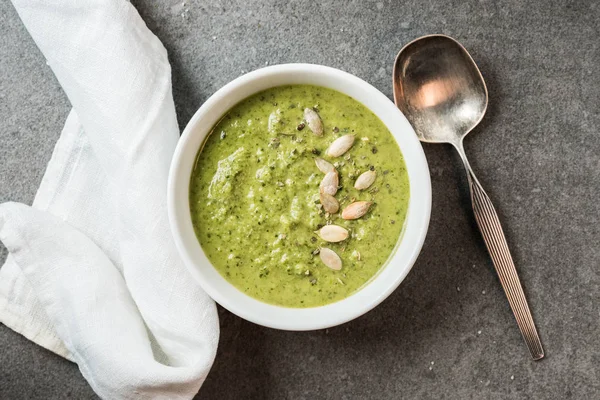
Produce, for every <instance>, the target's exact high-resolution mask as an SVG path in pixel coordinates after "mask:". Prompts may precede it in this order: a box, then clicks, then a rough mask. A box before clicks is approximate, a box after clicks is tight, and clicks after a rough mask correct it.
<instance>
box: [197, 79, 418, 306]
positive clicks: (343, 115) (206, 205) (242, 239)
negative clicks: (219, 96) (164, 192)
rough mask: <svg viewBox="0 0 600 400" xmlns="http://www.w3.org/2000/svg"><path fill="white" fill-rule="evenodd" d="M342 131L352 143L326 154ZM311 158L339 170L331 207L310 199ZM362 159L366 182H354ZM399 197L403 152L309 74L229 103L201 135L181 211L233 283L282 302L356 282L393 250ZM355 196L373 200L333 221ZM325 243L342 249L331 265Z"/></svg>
mask: <svg viewBox="0 0 600 400" xmlns="http://www.w3.org/2000/svg"><path fill="white" fill-rule="evenodd" d="M305 108H310V109H313V110H315V111H317V113H318V115H319V116H320V118H321V120H322V125H323V134H322V136H317V135H315V134H314V133H313V132H312V131H311V129H310V128H309V124H308V121H306V120H305V117H304V110H305ZM349 134H351V135H355V141H354V144H353V145H352V147H351V148H350V149H349V150H348V151H347V152H346V153H344V154H343V155H341V156H339V157H335V158H332V157H328V156H327V154H326V150H327V149H328V147H329V145H330V144H331V143H332V142H333V141H334V140H335V139H337V138H339V137H341V136H344V135H349ZM317 157H321V158H323V159H325V160H327V161H329V162H330V163H331V164H334V166H335V168H336V170H337V171H338V174H339V190H338V191H337V193H336V194H335V198H336V199H337V200H338V201H339V204H340V208H339V212H338V213H335V214H333V215H330V214H328V213H326V212H325V211H324V210H323V206H322V205H321V204H320V197H319V193H320V188H319V186H320V183H321V181H322V180H323V178H324V176H325V174H324V173H322V172H321V171H320V170H319V169H318V168H317V166H316V165H315V159H316V158H317ZM368 170H374V171H375V173H376V179H375V181H374V182H373V184H372V185H371V186H370V187H368V189H366V190H360V191H359V190H357V189H355V188H354V184H355V181H356V178H357V177H358V176H359V175H360V174H362V173H364V172H366V171H368ZM408 198H409V182H408V175H407V172H406V167H405V164H404V160H403V157H402V153H401V152H400V149H399V148H398V145H397V143H396V141H395V140H394V138H393V137H392V135H391V133H390V132H389V131H388V129H387V128H386V127H385V125H384V124H383V123H382V122H381V121H380V120H379V119H378V118H377V117H376V116H375V115H374V114H373V113H372V112H371V111H370V110H368V109H367V108H366V107H365V106H363V105H362V104H361V103H359V102H358V101H356V100H354V99H353V98H351V97H348V96H346V95H344V94H342V93H339V92H336V91H334V90H331V89H326V88H323V87H317V86H309V85H292V86H281V87H276V88H272V89H269V90H266V91H264V92H261V93H258V94H256V95H254V96H252V97H249V98H247V99H245V100H243V101H242V102H241V103H239V104H237V105H236V106H235V107H233V108H232V109H231V110H230V111H229V112H228V113H227V114H226V115H225V116H223V118H222V119H221V120H220V122H219V123H218V124H217V125H216V126H215V127H214V128H213V130H212V133H211V134H210V135H209V136H208V138H207V139H206V141H205V143H204V145H203V147H202V149H201V150H200V152H199V153H198V157H197V161H196V165H195V167H194V170H193V172H192V175H191V181H190V208H191V217H192V222H193V225H194V229H195V231H196V235H197V237H198V240H199V242H200V244H201V245H202V248H203V249H204V252H205V254H206V256H207V257H208V259H209V260H210V262H211V263H212V265H213V266H214V267H215V268H216V269H217V271H219V273H221V275H222V276H223V277H225V279H227V280H228V281H229V282H230V283H231V284H233V285H234V286H235V287H237V288H238V289H239V290H241V291H242V292H244V293H246V294H248V295H250V296H252V297H254V298H256V299H259V300H261V301H263V302H266V303H271V304H277V305H281V306H285V307H316V306H321V305H324V304H328V303H333V302H335V301H338V300H341V299H343V298H345V297H348V296H349V295H351V294H352V293H354V292H356V291H357V290H358V289H360V288H361V287H362V286H363V285H365V284H366V283H367V282H368V281H369V280H370V279H371V278H372V277H373V276H374V275H375V274H376V273H377V271H378V270H379V269H380V268H381V267H382V266H383V265H384V264H385V262H386V260H387V259H388V258H389V257H390V255H391V254H392V252H393V251H394V248H395V246H396V243H397V242H398V239H399V237H400V234H401V232H402V228H403V225H404V219H405V216H406V211H407V207H408ZM354 201H369V202H372V203H373V204H372V205H371V207H370V208H369V211H368V212H367V213H366V214H365V215H363V216H362V217H361V218H358V219H355V220H344V219H343V218H342V217H341V213H342V210H344V209H345V208H346V207H347V206H348V205H349V204H351V203H352V202H354ZM327 224H334V225H338V226H341V227H343V228H345V229H346V230H348V232H349V236H348V238H347V239H345V240H343V241H341V242H338V243H328V242H326V241H324V240H323V239H321V237H320V236H319V234H318V233H317V232H316V231H318V230H319V229H321V228H322V227H323V226H324V225H327ZM324 247H326V248H329V249H331V250H333V251H334V252H335V253H337V255H338V256H339V257H340V258H341V261H342V268H341V269H340V270H333V269H331V268H329V267H328V266H326V265H325V263H324V262H323V261H322V259H321V254H319V252H320V249H321V248H324ZM326 254H327V252H324V253H323V256H325V255H326Z"/></svg>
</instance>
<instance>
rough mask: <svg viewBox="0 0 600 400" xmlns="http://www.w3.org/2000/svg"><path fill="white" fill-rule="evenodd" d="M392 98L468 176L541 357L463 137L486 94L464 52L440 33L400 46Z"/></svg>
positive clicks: (524, 327) (480, 220) (485, 231)
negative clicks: (453, 153)
mask: <svg viewBox="0 0 600 400" xmlns="http://www.w3.org/2000/svg"><path fill="white" fill-rule="evenodd" d="M393 81H394V100H395V102H396V106H397V107H398V108H400V110H401V111H402V112H403V113H404V115H405V116H406V118H407V119H408V120H409V121H410V123H411V124H412V126H413V128H414V130H415V132H416V133H417V136H418V137H419V139H420V140H422V141H424V142H431V143H450V144H452V145H453V146H454V147H455V148H456V150H457V151H458V154H459V155H460V157H461V159H462V161H463V164H464V166H465V169H466V171H467V177H468V180H469V189H470V192H471V202H472V204H473V212H474V214H475V220H476V221H477V225H478V226H479V230H480V231H481V234H482V236H483V241H484V242H485V245H486V247H487V249H488V252H489V253H490V256H491V258H492V262H493V264H494V267H495V268H496V272H497V273H498V277H499V278H500V283H501V284H502V287H503V289H504V292H505V293H506V297H507V298H508V303H509V304H510V307H511V309H512V311H513V313H514V315H515V318H516V320H517V325H518V326H519V329H520V330H521V334H522V335H523V338H524V339H525V342H526V343H527V346H528V348H529V351H530V353H531V356H532V357H533V359H534V360H539V359H541V358H543V357H544V349H543V348H542V343H541V341H540V338H539V335H538V332H537V329H536V327H535V324H534V322H533V317H532V316H531V312H530V311H529V305H528V304H527V299H526V298H525V293H524V292H523V287H522V286H521V281H520V280H519V276H518V275H517V270H516V268H515V264H514V262H513V259H512V256H511V254H510V250H509V248H508V243H507V242H506V237H505V236H504V231H503V230H502V225H500V219H499V218H498V214H497V213H496V210H495V208H494V205H493V204H492V201H491V200H490V198H489V197H488V195H487V193H486V192H485V190H483V188H482V187H481V184H480V183H479V181H478V180H477V178H476V177H475V174H474V173H473V170H472V169H471V166H470V165H469V161H468V160H467V155H466V154H465V149H464V147H463V139H464V138H465V136H466V135H467V133H469V132H470V131H471V129H473V128H474V127H475V126H476V125H477V124H478V123H479V121H481V119H482V118H483V115H484V114H485V110H486V108H487V103H488V92H487V88H486V87H485V82H484V81H483V77H482V76H481V73H480V72H479V69H478V68H477V65H476V64H475V61H473V59H472V58H471V56H470V55H469V53H468V52H467V50H466V49H465V48H464V47H463V46H462V45H461V44H460V43H458V42H457V41H456V40H454V39H452V38H450V37H448V36H444V35H430V36H424V37H422V38H419V39H417V40H414V41H412V42H410V43H409V44H407V45H406V46H404V48H402V50H400V52H399V53H398V56H397V57H396V62H395V64H394V73H393Z"/></svg>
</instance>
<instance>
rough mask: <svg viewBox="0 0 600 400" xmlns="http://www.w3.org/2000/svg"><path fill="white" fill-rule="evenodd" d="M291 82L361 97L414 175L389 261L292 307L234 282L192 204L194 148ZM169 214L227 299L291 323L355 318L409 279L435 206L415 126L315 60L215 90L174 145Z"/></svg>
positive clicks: (195, 270)
mask: <svg viewBox="0 0 600 400" xmlns="http://www.w3.org/2000/svg"><path fill="white" fill-rule="evenodd" d="M290 84H310V85H317V86H324V87H327V88H331V89H335V90H337V91H339V92H342V93H345V94H347V95H348V96H351V97H353V98H354V99H356V100H358V101H359V102H361V103H363V104H364V105H365V106H366V107H367V108H369V109H370V110H371V111H373V113H375V115H377V116H378V117H379V118H380V119H381V121H383V123H384V124H385V125H386V126H387V128H388V129H389V130H390V132H391V133H392V134H393V135H394V138H395V139H396V141H397V142H398V145H399V146H400V150H401V151H402V154H403V155H404V161H405V163H406V168H407V170H408V176H409V180H410V199H409V207H408V212H407V216H406V221H405V225H404V232H403V235H402V236H401V239H400V241H399V243H398V244H397V245H396V249H395V252H394V253H393V254H392V256H391V257H390V259H389V260H388V261H387V263H386V265H385V266H384V267H383V268H382V269H381V270H380V271H379V272H378V274H377V275H375V277H373V278H372V279H371V280H370V281H369V282H368V283H367V284H366V285H365V286H364V287H363V288H362V289H360V290H359V291H357V292H356V293H354V294H353V295H351V296H350V297H347V298H345V299H343V300H340V301H338V302H336V303H332V304H328V305H325V306H321V307H314V308H286V307H280V306H275V305H271V304H267V303H263V302H261V301H259V300H256V299H254V298H252V297H249V296H248V295H246V294H244V293H243V292H241V291H239V290H238V289H236V288H235V287H234V286H233V285H231V284H230V283H229V282H227V281H226V280H225V278H223V277H222V276H221V275H220V274H219V273H218V272H217V270H216V269H214V268H213V266H212V265H211V263H210V261H209V260H208V259H207V257H206V255H205V254H204V251H203V250H202V247H201V246H200V244H199V243H198V240H197V239H196V235H195V233H194V228H193V226H192V221H191V218H190V208H189V193H188V190H189V183H190V174H191V172H192V169H193V166H194V162H195V159H196V154H197V152H198V149H199V148H200V146H201V145H202V143H203V141H204V139H205V138H206V136H207V135H208V134H209V133H210V130H211V129H212V127H213V126H214V125H215V124H216V123H217V121H218V120H219V119H220V118H221V116H223V115H224V114H225V113H226V112H227V111H228V110H229V109H231V108H232V107H233V106H235V105H236V104H237V103H239V102H240V101H242V100H244V99H245V98H247V97H248V96H251V95H253V94H255V93H257V92H260V91H262V90H265V89H268V88H271V87H274V86H280V85H290ZM168 208H169V221H170V224H171V230H172V233H173V237H174V240H175V244H176V246H177V248H178V250H179V253H180V254H181V257H182V259H183V261H184V262H185V264H186V265H187V267H188V269H189V270H190V272H191V274H192V276H193V277H194V278H195V279H196V280H197V281H198V283H199V284H200V285H201V286H202V288H204V290H205V291H206V292H207V293H208V294H209V295H210V296H211V297H212V298H213V299H214V300H215V301H216V302H217V303H219V304H220V305H221V306H223V307H225V308H226V309H228V310H229V311H231V312H232V313H234V314H236V315H238V316H240V317H242V318H244V319H247V320H248V321H252V322H254V323H257V324H260V325H264V326H268V327H271V328H278V329H286V330H298V331H300V330H312V329H321V328H328V327H331V326H335V325H339V324H342V323H344V322H347V321H350V320H352V319H354V318H356V317H358V316H360V315H362V314H364V313H366V312H367V311H369V310H370V309H372V308H373V307H375V306H376V305H378V304H379V303H381V302H382V301H383V300H384V299H385V298H386V297H388V296H389V295H390V293H392V292H393V291H394V289H396V288H397V287H398V285H399V284H400V283H401V282H402V281H403V280H404V278H405V277H406V275H407V274H408V272H409V271H410V269H411V268H412V266H413V263H414V262H415V260H416V259H417V256H418V255H419V252H420V251H421V246H422V245H423V241H424V240H425V235H426V233H427V227H428V225H429V215H430V210H431V182H430V179H429V169H428V167H427V160H426V159H425V155H424V154H423V149H422V148H421V144H420V142H419V141H418V139H417V137H416V135H415V132H414V131H413V129H412V127H411V126H410V124H409V123H408V121H407V120H406V118H404V115H402V113H401V112H400V111H399V110H398V108H396V106H395V105H394V103H392V102H391V101H390V100H389V99H388V98H387V97H386V96H385V95H384V94H383V93H381V92H380V91H379V90H377V89H375V88H374V87H373V86H371V85H370V84H368V83H367V82H365V81H363V80H362V79H359V78H357V77H355V76H354V75H350V74H348V73H346V72H343V71H340V70H337V69H334V68H329V67H324V66H320V65H311V64H284V65H274V66H271V67H267V68H263V69H259V70H257V71H254V72H250V73H249V74H246V75H243V76H241V77H239V78H237V79H235V80H234V81H233V82H231V83H229V84H227V85H225V86H224V87H223V88H221V89H220V90H219V91H217V92H216V93H215V94H214V95H212V96H211V97H210V98H209V99H208V100H207V101H206V102H205V103H204V104H203V105H202V107H200V109H199V110H198V111H197V112H196V114H194V116H193V117H192V119H191V120H190V122H189V123H188V125H187V126H186V128H185V130H184V131H183V134H182V136H181V139H180V140H179V143H178V145H177V149H176V150H175V155H174V156H173V161H172V163H171V170H170V174H169V187H168Z"/></svg>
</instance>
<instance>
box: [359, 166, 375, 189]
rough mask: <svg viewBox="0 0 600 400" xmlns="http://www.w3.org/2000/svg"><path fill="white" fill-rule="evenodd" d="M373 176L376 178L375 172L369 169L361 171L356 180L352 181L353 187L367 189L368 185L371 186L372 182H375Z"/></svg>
mask: <svg viewBox="0 0 600 400" xmlns="http://www.w3.org/2000/svg"><path fill="white" fill-rule="evenodd" d="M375 178H377V172H375V171H371V170H369V171H366V172H363V173H362V174H361V175H360V176H359V177H358V178H357V179H356V182H355V183H354V188H355V189H356V190H365V189H368V188H369V186H371V185H372V184H373V182H375Z"/></svg>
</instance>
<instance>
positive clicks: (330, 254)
mask: <svg viewBox="0 0 600 400" xmlns="http://www.w3.org/2000/svg"><path fill="white" fill-rule="evenodd" d="M319 257H320V258H321V261H323V264H325V265H326V266H328V267H329V268H331V269H333V270H335V271H339V270H340V269H342V259H341V258H340V256H338V255H337V254H336V253H335V251H333V250H331V249H328V248H327V247H321V251H320V252H319Z"/></svg>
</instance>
